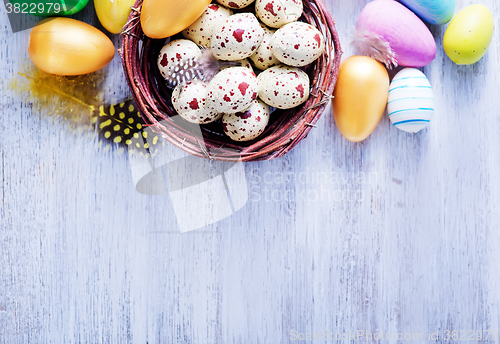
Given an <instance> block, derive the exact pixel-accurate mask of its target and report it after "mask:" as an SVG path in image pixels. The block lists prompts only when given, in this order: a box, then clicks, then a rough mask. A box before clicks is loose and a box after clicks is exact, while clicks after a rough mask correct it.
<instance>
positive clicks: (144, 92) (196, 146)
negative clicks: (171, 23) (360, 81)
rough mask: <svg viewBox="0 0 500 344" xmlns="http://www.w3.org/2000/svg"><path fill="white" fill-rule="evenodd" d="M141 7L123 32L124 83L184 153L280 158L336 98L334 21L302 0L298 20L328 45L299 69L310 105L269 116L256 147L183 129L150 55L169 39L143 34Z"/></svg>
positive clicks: (196, 128)
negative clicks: (307, 86)
mask: <svg viewBox="0 0 500 344" xmlns="http://www.w3.org/2000/svg"><path fill="white" fill-rule="evenodd" d="M142 2H143V0H137V1H136V3H135V4H134V6H133V7H132V11H131V13H130V15H129V18H128V21H127V23H126V24H125V26H124V27H123V30H122V36H123V37H122V43H121V48H120V49H119V54H120V58H121V61H122V66H123V70H124V73H125V77H126V80H127V83H128V85H129V87H130V90H131V92H132V95H133V97H134V100H135V102H136V104H137V107H138V110H139V111H140V113H141V115H142V117H143V119H144V121H145V123H146V124H147V125H148V126H150V127H151V128H152V129H153V130H154V131H156V132H157V133H158V134H160V135H161V136H162V137H163V138H164V139H166V140H167V141H169V142H170V143H172V144H174V145H175V146H177V147H178V148H180V149H182V150H184V151H185V152H187V153H189V154H192V155H195V156H198V157H202V158H208V159H212V160H220V161H234V162H239V161H260V160H270V159H274V158H278V157H281V156H283V155H285V154H286V153H287V152H289V151H290V150H292V149H293V148H294V147H295V146H296V145H297V144H298V143H299V142H300V141H301V140H302V139H304V138H306V137H307V135H308V134H309V132H310V130H311V129H312V128H314V127H315V126H316V123H317V121H318V120H319V118H320V117H321V115H322V113H323V112H324V110H325V108H326V106H327V105H328V103H329V102H330V99H331V98H333V96H332V94H333V90H334V88H335V84H336V82H337V77H338V72H339V68H340V61H341V58H342V54H343V52H342V48H341V45H340V39H339V36H338V33H337V30H336V27H335V21H334V20H333V17H332V15H331V13H330V12H329V11H328V9H327V8H326V5H325V3H324V2H323V0H303V4H304V13H303V14H302V16H301V17H300V18H299V20H300V21H303V22H306V23H309V24H311V25H312V26H315V27H316V28H318V29H319V30H320V31H321V32H322V33H323V35H324V37H325V44H326V49H325V52H324V53H323V54H322V55H321V56H320V57H319V58H318V59H317V60H316V61H314V62H313V63H311V64H310V65H307V66H305V67H303V68H301V69H303V70H304V71H306V73H307V74H308V75H309V77H310V96H309V99H308V100H307V101H306V102H305V103H303V104H301V105H299V106H298V107H295V108H292V109H288V110H277V113H278V114H279V115H277V114H275V113H273V114H271V116H272V117H273V115H274V116H275V117H277V118H273V121H272V123H271V122H270V123H269V125H268V127H266V129H265V131H264V133H263V134H261V135H260V136H259V137H258V138H257V139H255V140H253V141H248V142H237V141H232V140H231V139H229V138H228V137H226V136H225V135H224V134H223V133H219V132H217V131H214V129H212V128H215V129H217V127H216V125H217V124H214V125H212V126H210V125H201V126H200V125H192V124H190V123H188V122H187V121H184V122H185V123H182V125H179V121H173V120H172V118H173V116H175V117H177V118H180V116H177V113H176V112H175V110H174V109H173V107H172V105H171V102H170V99H169V98H170V95H171V91H170V90H168V89H167V88H166V86H165V85H164V84H163V83H162V82H158V79H159V78H158V75H159V71H157V70H158V68H157V66H156V60H157V56H153V55H152V54H151V51H152V50H154V49H157V45H160V47H161V46H163V43H164V42H165V39H162V40H157V39H151V38H149V37H147V36H145V35H144V33H143V32H142V28H141V25H140V10H141V8H142ZM332 54H333V59H332V58H331V57H332ZM156 55H157V54H156ZM152 60H153V61H154V62H155V63H152V62H151V61H152ZM152 65H154V66H152ZM155 68H156V70H155ZM155 75H156V78H155ZM160 78H161V76H160ZM166 97H167V98H166ZM278 116H279V117H278ZM200 127H201V128H202V129H201V136H200ZM220 129H222V128H220ZM220 131H222V130H220Z"/></svg>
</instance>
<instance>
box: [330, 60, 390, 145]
mask: <svg viewBox="0 0 500 344" xmlns="http://www.w3.org/2000/svg"><path fill="white" fill-rule="evenodd" d="M388 97H389V74H388V73H387V70H386V69H385V67H384V66H383V65H382V64H381V63H380V62H378V61H375V60H373V59H371V58H370V57H366V56H351V57H349V58H348V59H346V60H345V61H344V62H342V64H341V65H340V70H339V76H338V79H337V84H336V86H335V91H334V99H333V107H332V108H333V116H334V117H335V123H336V124H337V127H338V128H339V130H340V132H341V133H342V135H344V137H345V138H346V139H348V140H349V141H352V142H359V141H363V140H364V139H366V138H367V137H368V136H369V135H370V134H371V133H372V131H373V130H374V129H375V127H376V126H377V124H378V122H379V121H380V118H381V117H382V115H383V114H384V110H385V106H386V104H387V98H388Z"/></svg>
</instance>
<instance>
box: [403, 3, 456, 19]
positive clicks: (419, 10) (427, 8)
mask: <svg viewBox="0 0 500 344" xmlns="http://www.w3.org/2000/svg"><path fill="white" fill-rule="evenodd" d="M400 1H401V3H402V4H403V5H405V6H406V7H408V8H409V9H410V10H412V11H413V12H415V14H416V15H417V16H419V17H420V19H422V20H423V21H424V22H426V23H428V24H434V25H443V24H446V23H448V22H449V21H450V20H451V18H453V14H454V13H455V0H400Z"/></svg>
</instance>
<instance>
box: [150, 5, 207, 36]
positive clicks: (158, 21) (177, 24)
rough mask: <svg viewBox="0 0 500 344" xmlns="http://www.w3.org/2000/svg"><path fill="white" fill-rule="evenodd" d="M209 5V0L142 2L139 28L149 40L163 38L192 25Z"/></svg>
mask: <svg viewBox="0 0 500 344" xmlns="http://www.w3.org/2000/svg"><path fill="white" fill-rule="evenodd" d="M209 4H210V0H144V2H143V4H142V10H141V26H142V31H143V32H144V34H145V35H146V36H148V37H150V38H165V37H170V36H172V35H175V34H176V33H179V32H181V31H182V30H184V29H185V28H187V27H188V26H189V25H191V24H193V23H194V22H195V21H196V20H197V19H198V18H199V17H200V16H201V15H202V14H203V12H204V11H205V9H206V8H207V6H208V5H209Z"/></svg>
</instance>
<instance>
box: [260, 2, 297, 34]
mask: <svg viewBox="0 0 500 344" xmlns="http://www.w3.org/2000/svg"><path fill="white" fill-rule="evenodd" d="M255 13H256V14H257V17H258V18H259V19H260V20H261V21H262V22H263V23H264V24H266V25H267V26H270V27H274V28H279V27H282V26H283V25H285V24H288V23H291V22H294V21H296V20H297V19H299V18H300V16H301V15H302V0H256V1H255Z"/></svg>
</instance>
